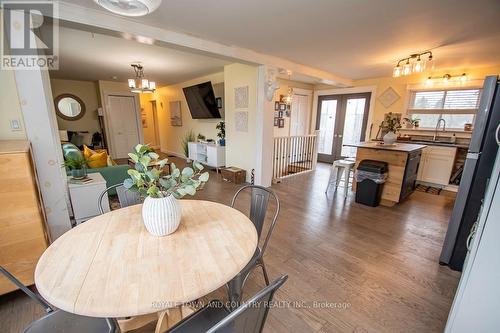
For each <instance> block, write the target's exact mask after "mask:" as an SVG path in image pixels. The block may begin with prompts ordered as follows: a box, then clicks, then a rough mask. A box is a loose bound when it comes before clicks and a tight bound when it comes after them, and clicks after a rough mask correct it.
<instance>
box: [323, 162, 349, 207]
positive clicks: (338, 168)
mask: <svg viewBox="0 0 500 333" xmlns="http://www.w3.org/2000/svg"><path fill="white" fill-rule="evenodd" d="M355 164H356V163H355V162H354V161H351V160H348V159H345V160H336V161H335V162H333V164H332V168H331V169H330V179H329V180H328V185H327V187H326V190H325V193H328V189H329V188H330V185H331V184H332V183H333V182H334V179H335V191H337V188H338V187H339V185H340V181H341V178H342V174H344V186H341V187H344V188H345V191H344V196H345V197H346V198H347V192H348V190H349V179H350V178H351V172H352V171H353V169H354V165H355ZM351 186H352V182H351Z"/></svg>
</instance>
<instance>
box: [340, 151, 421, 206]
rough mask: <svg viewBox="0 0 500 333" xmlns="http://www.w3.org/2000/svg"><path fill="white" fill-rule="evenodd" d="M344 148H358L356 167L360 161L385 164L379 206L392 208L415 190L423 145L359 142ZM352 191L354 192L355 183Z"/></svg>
mask: <svg viewBox="0 0 500 333" xmlns="http://www.w3.org/2000/svg"><path fill="white" fill-rule="evenodd" d="M346 146H350V147H357V148H358V149H357V153H356V167H357V166H358V164H359V163H360V162H361V161H362V160H375V161H383V162H387V164H388V167H389V171H388V176H387V181H386V182H385V184H384V188H383V190H382V200H381V202H380V204H381V205H383V206H389V207H390V206H393V205H395V204H397V203H399V202H401V201H403V200H404V199H405V198H406V197H408V195H410V194H411V193H412V192H413V191H414V190H415V182H416V180H417V172H418V166H419V163H420V157H421V155H422V149H424V148H425V147H426V146H425V145H421V144H412V143H396V144H395V145H391V146H387V145H385V146H384V145H383V144H381V143H379V142H360V143H358V144H354V145H346ZM353 190H354V191H355V190H356V183H355V182H354V184H353Z"/></svg>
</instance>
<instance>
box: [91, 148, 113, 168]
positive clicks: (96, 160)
mask: <svg viewBox="0 0 500 333" xmlns="http://www.w3.org/2000/svg"><path fill="white" fill-rule="evenodd" d="M87 165H88V166H89V168H91V169H95V168H104V167H107V166H108V154H106V152H105V151H102V152H100V153H95V154H93V155H92V156H90V157H89V158H88V162H87Z"/></svg>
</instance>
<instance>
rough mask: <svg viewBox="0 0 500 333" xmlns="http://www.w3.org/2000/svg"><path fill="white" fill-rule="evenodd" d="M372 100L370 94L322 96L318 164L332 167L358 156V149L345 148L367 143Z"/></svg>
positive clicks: (319, 101) (320, 97)
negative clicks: (331, 165)
mask: <svg viewBox="0 0 500 333" xmlns="http://www.w3.org/2000/svg"><path fill="white" fill-rule="evenodd" d="M370 96H371V93H360V94H345V95H328V96H319V98H318V113H317V119H316V129H317V130H319V137H318V161H319V162H327V163H333V161H335V160H338V159H342V158H346V157H355V156H356V148H355V147H347V146H345V145H347V144H355V143H358V142H360V141H364V140H365V132H366V126H367V122H368V110H369V108H370Z"/></svg>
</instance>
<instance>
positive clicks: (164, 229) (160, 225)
mask: <svg viewBox="0 0 500 333" xmlns="http://www.w3.org/2000/svg"><path fill="white" fill-rule="evenodd" d="M181 215H182V208H181V204H180V202H179V200H177V199H176V198H175V197H174V196H173V195H169V196H168V197H166V198H151V197H146V199H145V200H144V204H143V205H142V220H143V221H144V225H145V226H146V229H147V230H148V231H149V233H150V234H152V235H154V236H166V235H169V234H171V233H173V232H174V231H176V230H177V228H178V227H179V223H180V222H181Z"/></svg>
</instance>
